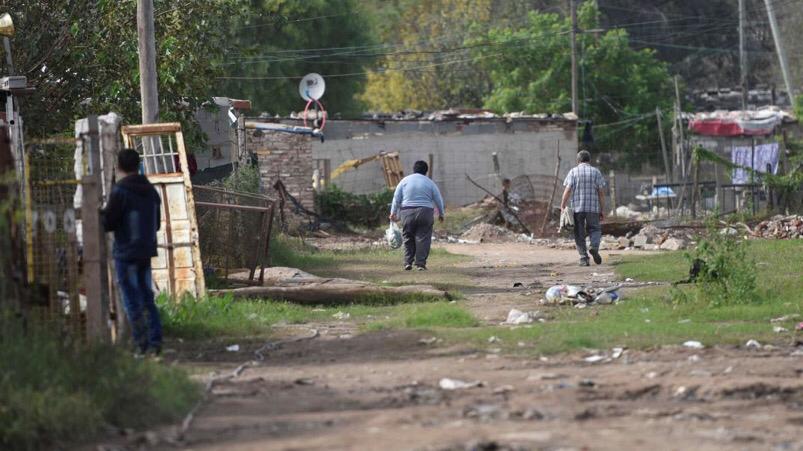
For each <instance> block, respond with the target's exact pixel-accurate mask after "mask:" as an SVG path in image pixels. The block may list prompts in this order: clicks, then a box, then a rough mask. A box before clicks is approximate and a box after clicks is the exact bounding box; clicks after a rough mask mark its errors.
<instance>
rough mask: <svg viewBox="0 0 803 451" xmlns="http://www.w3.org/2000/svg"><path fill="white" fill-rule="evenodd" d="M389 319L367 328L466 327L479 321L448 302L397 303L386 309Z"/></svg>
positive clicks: (464, 310) (477, 323) (371, 324)
mask: <svg viewBox="0 0 803 451" xmlns="http://www.w3.org/2000/svg"><path fill="white" fill-rule="evenodd" d="M385 313H387V314H388V315H389V316H390V319H388V320H385V321H377V322H373V323H369V324H368V325H367V326H366V328H367V329H369V330H379V329H397V328H410V329H435V330H437V329H441V328H466V327H475V326H477V325H479V321H477V319H476V318H475V317H474V316H473V315H472V314H471V313H470V312H469V311H468V310H466V309H465V308H463V307H461V306H458V305H455V304H451V303H448V302H434V303H429V304H410V305H397V306H394V307H393V308H392V309H389V310H388V311H386V312H385Z"/></svg>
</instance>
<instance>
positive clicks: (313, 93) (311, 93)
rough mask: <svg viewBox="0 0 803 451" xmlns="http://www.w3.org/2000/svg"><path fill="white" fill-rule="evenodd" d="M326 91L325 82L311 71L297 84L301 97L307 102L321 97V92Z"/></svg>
mask: <svg viewBox="0 0 803 451" xmlns="http://www.w3.org/2000/svg"><path fill="white" fill-rule="evenodd" d="M324 91H326V82H324V81H323V77H321V76H320V75H319V74H316V73H314V72H313V73H311V74H307V75H304V78H302V79H301V83H299V84H298V93H299V94H301V98H302V99H304V100H306V101H307V102H309V101H310V100H319V99H320V98H321V97H323V92H324Z"/></svg>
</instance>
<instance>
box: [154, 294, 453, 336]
mask: <svg viewBox="0 0 803 451" xmlns="http://www.w3.org/2000/svg"><path fill="white" fill-rule="evenodd" d="M439 301H440V302H439ZM157 303H158V305H159V309H160V314H161V319H162V324H163V327H164V330H165V333H166V334H167V335H168V336H171V337H179V338H188V339H206V338H241V337H255V336H269V335H270V334H271V330H272V327H273V326H276V325H279V324H307V323H311V322H323V321H331V320H332V318H333V315H335V314H336V313H338V312H343V313H348V314H349V315H350V317H351V318H352V319H354V320H357V321H363V320H365V321H371V320H373V319H374V318H383V319H387V318H399V317H401V316H403V315H406V314H411V313H415V312H419V311H420V312H422V313H421V314H426V313H428V312H430V309H429V308H428V306H429V305H441V304H445V303H444V302H443V301H441V300H440V298H437V299H436V298H431V297H428V296H419V295H404V296H399V297H393V298H387V297H370V298H359V299H356V300H355V302H354V303H353V304H348V305H326V306H304V305H298V304H293V303H290V302H282V301H271V300H246V299H242V300H235V299H233V298H232V297H209V298H206V299H203V300H201V301H196V300H195V299H193V298H191V297H187V298H185V299H183V300H182V301H181V302H173V301H170V300H169V298H167V297H165V296H162V297H160V298H159V299H158V300H157ZM449 311H450V310H449V309H445V310H443V311H440V310H438V309H437V308H436V309H435V310H433V312H434V313H440V314H441V315H446V316H444V318H446V319H448V320H455V321H456V320H457V319H456V318H455V319H452V318H447V316H448V315H447V312H449ZM419 321H420V320H419ZM464 324H468V323H465V322H464Z"/></svg>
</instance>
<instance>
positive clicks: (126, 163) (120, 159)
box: [117, 149, 139, 173]
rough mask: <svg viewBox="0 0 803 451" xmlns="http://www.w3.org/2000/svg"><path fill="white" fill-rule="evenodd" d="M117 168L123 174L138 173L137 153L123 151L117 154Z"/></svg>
mask: <svg viewBox="0 0 803 451" xmlns="http://www.w3.org/2000/svg"><path fill="white" fill-rule="evenodd" d="M117 167H118V168H120V170H121V171H124V172H129V173H131V172H139V153H137V151H136V150H134V149H123V150H122V151H120V153H119V154H117Z"/></svg>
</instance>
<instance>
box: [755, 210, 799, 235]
mask: <svg viewBox="0 0 803 451" xmlns="http://www.w3.org/2000/svg"><path fill="white" fill-rule="evenodd" d="M750 235H751V236H753V237H754V238H770V239H777V240H788V239H798V238H801V237H803V216H798V215H792V216H780V215H779V216H773V217H772V218H770V219H768V220H766V221H762V222H760V223H759V224H758V225H757V226H755V227H754V228H753V230H752V231H751V233H750Z"/></svg>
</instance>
